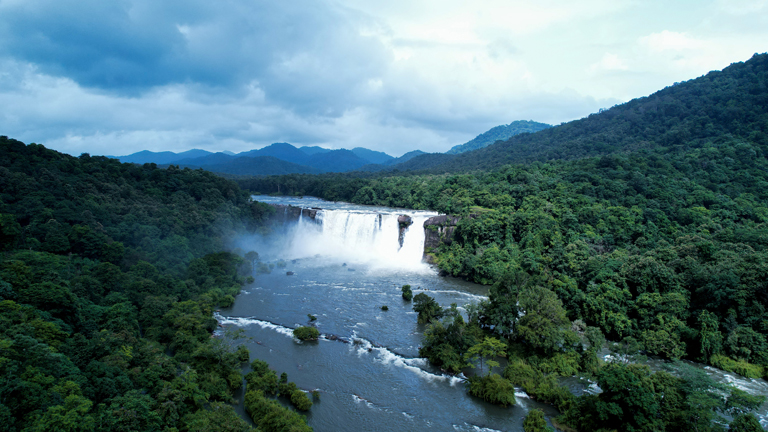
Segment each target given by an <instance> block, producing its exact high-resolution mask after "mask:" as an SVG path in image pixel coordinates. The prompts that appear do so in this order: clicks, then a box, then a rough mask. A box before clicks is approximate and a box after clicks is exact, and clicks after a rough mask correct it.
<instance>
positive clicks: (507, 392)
mask: <svg viewBox="0 0 768 432" xmlns="http://www.w3.org/2000/svg"><path fill="white" fill-rule="evenodd" d="M469 394H471V395H473V396H477V397H479V398H481V399H482V400H484V401H486V402H489V403H492V404H496V405H501V406H503V407H506V406H507V405H514V403H515V386H513V385H512V383H510V382H509V381H507V380H506V379H504V378H502V377H501V375H499V374H488V375H484V376H476V375H475V376H472V377H470V378H469Z"/></svg>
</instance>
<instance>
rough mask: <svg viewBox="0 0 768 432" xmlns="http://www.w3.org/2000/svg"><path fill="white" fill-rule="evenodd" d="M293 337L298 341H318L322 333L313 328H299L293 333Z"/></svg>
mask: <svg viewBox="0 0 768 432" xmlns="http://www.w3.org/2000/svg"><path fill="white" fill-rule="evenodd" d="M293 336H294V337H295V338H296V339H298V340H317V338H318V337H320V331H319V330H318V329H316V328H315V327H311V326H304V327H298V328H296V330H294V331H293Z"/></svg>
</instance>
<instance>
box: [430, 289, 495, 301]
mask: <svg viewBox="0 0 768 432" xmlns="http://www.w3.org/2000/svg"><path fill="white" fill-rule="evenodd" d="M419 291H421V292H423V293H425V294H427V293H428V294H431V293H440V294H456V295H460V296H464V297H469V298H470V299H471V300H475V301H478V302H480V301H483V300H488V296H483V295H479V294H472V293H468V292H464V291H456V290H419Z"/></svg>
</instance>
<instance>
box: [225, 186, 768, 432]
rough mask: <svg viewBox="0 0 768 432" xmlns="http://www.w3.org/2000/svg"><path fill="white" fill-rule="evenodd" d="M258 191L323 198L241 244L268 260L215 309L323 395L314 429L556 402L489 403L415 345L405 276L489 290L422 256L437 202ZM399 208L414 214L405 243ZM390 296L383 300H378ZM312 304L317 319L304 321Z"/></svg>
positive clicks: (396, 424) (256, 347)
mask: <svg viewBox="0 0 768 432" xmlns="http://www.w3.org/2000/svg"><path fill="white" fill-rule="evenodd" d="M254 199H255V200H258V201H262V202H267V203H271V204H290V205H294V206H300V207H304V208H321V209H323V210H318V211H317V213H316V215H315V217H314V218H311V217H309V213H308V212H302V216H301V217H299V218H298V220H296V221H295V222H292V223H289V224H287V226H286V227H285V231H284V232H283V233H281V234H280V235H277V236H275V237H273V238H268V239H264V238H256V237H254V238H248V239H244V240H243V241H242V242H241V244H240V245H239V246H240V247H241V248H242V249H243V250H246V251H247V250H256V251H257V252H259V254H260V255H261V259H262V261H263V262H267V263H272V264H275V266H274V268H273V269H272V272H271V273H270V274H260V275H257V276H256V281H255V282H254V283H253V284H251V285H248V286H246V287H245V288H244V289H243V292H242V294H240V295H239V296H238V297H237V299H236V301H235V304H234V305H233V306H232V307H231V308H229V309H224V310H222V311H220V312H218V313H217V314H216V318H217V319H218V320H219V323H220V324H221V325H222V326H223V327H224V328H226V327H239V328H242V329H244V330H245V334H246V335H247V336H248V337H250V338H251V339H250V340H248V341H246V342H245V344H246V346H247V347H248V348H249V350H250V352H251V358H259V359H262V360H265V361H267V362H268V363H269V364H270V366H271V367H272V368H273V369H274V370H275V371H276V372H277V373H278V374H280V373H282V372H286V373H287V374H288V376H289V379H290V380H291V381H294V382H295V383H296V384H297V385H298V386H299V388H302V389H304V390H307V391H312V390H317V391H318V392H319V394H320V401H319V402H316V403H315V405H314V406H313V407H312V409H311V411H310V412H309V413H308V415H307V421H308V423H309V425H310V426H312V427H313V428H314V430H315V431H318V432H324V431H382V430H386V431H421V430H435V431H449V430H451V431H494V430H501V431H522V430H523V427H522V422H523V418H524V417H525V415H526V413H527V412H528V411H529V410H530V409H531V408H541V409H543V410H544V412H545V414H546V415H547V416H553V415H557V414H558V413H557V412H556V411H555V410H554V409H553V408H552V407H550V406H548V405H544V404H539V403H537V402H535V401H533V400H531V399H530V398H529V397H528V396H527V395H526V394H525V393H524V392H523V391H522V390H518V392H517V393H516V400H517V403H516V404H515V405H514V406H510V407H507V408H502V407H498V406H494V405H491V404H488V403H485V402H483V401H482V400H480V399H477V398H475V397H472V396H470V395H468V394H467V391H466V384H465V382H464V376H463V375H459V376H452V375H448V374H446V373H443V372H442V371H440V370H439V369H436V368H434V367H433V366H431V365H429V364H428V362H427V361H426V360H425V359H422V358H419V357H418V348H419V345H420V343H421V339H422V334H423V332H424V330H425V326H424V325H419V324H417V323H416V313H415V312H413V311H412V303H410V302H405V301H403V299H402V297H401V291H400V287H401V286H402V285H404V284H409V285H411V287H412V289H413V292H414V295H415V294H418V293H420V292H425V293H427V294H429V295H430V296H432V297H434V298H435V299H436V300H437V302H438V303H440V304H441V305H442V306H444V307H447V306H449V305H450V304H451V303H456V304H457V305H458V306H459V307H461V306H463V305H466V304H468V303H475V302H478V301H480V300H482V299H484V298H487V287H484V286H481V285H476V284H472V283H468V282H465V281H462V280H460V279H455V278H450V277H449V278H446V277H440V276H438V273H437V271H436V270H435V269H434V268H432V267H430V266H428V265H426V264H424V263H422V262H421V256H422V253H423V247H424V246H423V245H424V231H423V223H424V221H425V220H426V219H427V218H429V217H431V216H434V215H436V213H430V212H424V211H413V210H404V209H393V208H382V207H367V206H358V205H351V204H347V203H332V202H326V201H322V200H318V199H314V198H303V199H299V198H285V197H279V198H276V197H266V196H255V197H254ZM400 215H407V216H409V217H410V218H411V220H412V221H413V224H412V225H410V227H408V228H407V230H406V231H405V233H404V237H403V241H402V246H401V245H400V241H399V229H400V226H399V224H398V220H397V218H398V216H400ZM280 261H282V262H280ZM281 265H285V267H281ZM289 272H290V273H291V274H288V273H289ZM385 305H386V306H388V310H387V311H383V310H382V309H381V307H382V306H385ZM308 314H311V315H314V316H316V317H317V320H316V321H314V322H310V320H309V317H308ZM310 323H311V324H313V325H316V326H317V328H318V329H319V330H320V332H321V334H322V337H321V338H320V340H318V341H315V342H299V341H297V340H295V339H294V338H293V337H292V331H293V329H294V328H296V327H298V326H302V325H309V324H310ZM467 373H470V372H469V371H468V372H467ZM713 373H714V372H713ZM716 375H717V377H718V379H719V380H722V381H726V382H729V381H730V382H731V384H734V383H735V384H736V385H737V386H740V387H744V388H748V389H749V390H750V391H751V392H758V393H759V392H767V393H768V384H767V383H766V382H765V381H763V380H745V379H744V378H741V377H738V376H737V375H732V374H725V373H723V372H722V371H716ZM568 385H569V387H572V388H574V390H575V391H583V390H584V389H586V390H587V391H595V390H596V386H594V385H592V386H591V387H590V383H589V382H586V381H584V380H579V379H576V378H574V379H571V380H570V381H569V382H568ZM597 391H599V389H598V390H597ZM764 408H765V407H764ZM240 410H241V412H242V407H240ZM765 411H766V410H763V412H762V413H761V414H762V415H761V417H762V418H761V420H762V421H763V422H766V418H765V414H766V413H765ZM765 424H768V423H764V425H765Z"/></svg>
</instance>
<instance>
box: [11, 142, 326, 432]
mask: <svg viewBox="0 0 768 432" xmlns="http://www.w3.org/2000/svg"><path fill="white" fill-rule="evenodd" d="M271 211H272V210H271V209H270V207H268V206H264V205H260V204H257V203H251V202H250V201H249V199H248V196H247V194H246V193H244V192H243V191H241V190H240V188H239V187H238V186H237V185H236V184H234V183H232V182H230V181H227V180H224V179H222V178H219V177H216V176H214V175H212V174H210V173H207V172H205V171H202V170H194V171H193V170H189V169H184V170H180V169H177V168H175V167H170V168H169V169H167V170H166V169H158V168H157V167H156V166H154V165H153V164H152V165H150V164H145V165H144V166H137V165H133V164H121V163H119V162H118V161H116V160H111V159H108V158H105V157H90V156H89V155H87V154H84V155H82V156H80V157H79V158H74V157H71V156H67V155H63V154H61V153H57V152H55V151H51V150H48V149H46V148H44V147H43V146H42V145H36V144H30V145H24V144H23V143H21V142H19V141H16V140H13V139H8V138H7V137H4V136H3V137H0V430H3V431H54V430H57V431H58V430H62V431H63V430H67V431H75V430H76V431H129V430H131V431H206V430H214V431H247V430H253V428H252V427H251V426H249V425H248V424H247V423H246V422H245V421H244V420H242V419H241V418H239V417H238V416H237V415H236V414H235V412H234V410H233V408H232V406H231V405H230V403H231V402H233V401H234V399H233V394H234V392H235V391H236V390H238V389H240V388H241V386H242V382H243V376H242V374H241V368H242V367H243V365H244V364H246V362H248V360H249V354H248V350H247V349H246V348H245V346H242V345H240V346H238V345H239V342H238V340H237V337H238V334H237V333H227V334H224V335H222V336H221V337H216V338H213V337H212V332H213V330H214V329H216V327H217V323H216V320H215V319H214V318H213V316H212V314H213V311H214V309H216V308H217V307H220V306H227V305H229V304H231V303H232V302H233V301H234V296H235V295H236V294H237V293H238V292H239V290H240V287H241V285H242V284H243V283H244V281H245V280H246V278H248V277H250V274H251V260H250V259H249V260H244V259H243V258H241V257H240V256H238V255H236V254H234V253H230V252H225V251H224V242H225V241H226V239H228V238H230V237H232V236H234V235H236V234H238V233H244V232H246V231H255V230H264V229H266V224H265V221H266V218H267V217H268V216H269V215H270V213H271ZM255 365H256V366H258V367H262V366H261V365H260V364H258V363H255ZM262 369H263V367H262ZM262 372H263V371H262ZM254 387H255V386H254ZM281 388H282V387H281ZM294 388H295V386H294ZM249 390H251V389H249ZM302 395H303V393H302ZM304 398H305V399H306V396H304ZM248 400H249V406H248V409H249V411H250V412H251V413H252V414H253V415H254V420H255V421H256V424H257V425H258V426H259V427H260V428H261V430H264V431H267V430H283V429H282V428H283V427H285V428H288V427H295V429H292V430H309V428H308V427H307V426H306V424H305V423H304V419H303V418H302V417H301V416H299V415H298V414H296V413H295V412H293V411H290V410H288V409H286V408H283V407H282V406H281V405H280V404H277V403H275V402H273V401H271V400H269V399H265V398H264V395H263V393H262V392H261V391H260V390H255V389H254V390H252V391H249V399H248ZM307 402H309V401H307ZM309 404H310V405H311V402H310V403H309ZM267 417H268V418H269V419H270V420H269V421H265V420H264V419H265V418H267ZM270 422H271V423H270ZM277 424H281V425H282V426H280V427H278V426H275V425H277ZM289 425H292V426H289Z"/></svg>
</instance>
